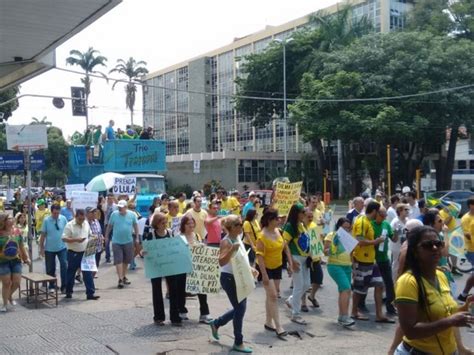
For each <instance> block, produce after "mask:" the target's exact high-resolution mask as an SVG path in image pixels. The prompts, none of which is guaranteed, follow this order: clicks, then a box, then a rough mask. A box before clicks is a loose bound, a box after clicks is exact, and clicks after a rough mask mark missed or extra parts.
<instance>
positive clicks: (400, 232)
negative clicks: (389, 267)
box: [389, 217, 407, 257]
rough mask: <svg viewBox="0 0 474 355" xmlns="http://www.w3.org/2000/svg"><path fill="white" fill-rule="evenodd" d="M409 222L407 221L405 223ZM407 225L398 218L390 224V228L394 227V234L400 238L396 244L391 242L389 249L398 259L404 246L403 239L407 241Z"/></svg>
mask: <svg viewBox="0 0 474 355" xmlns="http://www.w3.org/2000/svg"><path fill="white" fill-rule="evenodd" d="M406 222H407V220H405V223H406ZM405 223H404V222H403V221H401V220H400V219H399V218H398V217H397V218H395V219H394V220H393V221H392V223H390V227H392V230H393V234H394V235H397V236H398V240H397V241H396V242H395V243H394V242H392V241H391V240H390V242H389V247H390V250H391V252H392V254H395V255H396V256H397V257H398V254H400V248H401V246H402V238H403V239H405V237H406V236H404V234H405V231H404V229H405Z"/></svg>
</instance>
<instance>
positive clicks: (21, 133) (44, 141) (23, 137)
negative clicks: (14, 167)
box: [6, 124, 48, 150]
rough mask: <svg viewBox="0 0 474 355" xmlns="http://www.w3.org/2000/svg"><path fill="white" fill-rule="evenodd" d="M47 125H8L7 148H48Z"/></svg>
mask: <svg viewBox="0 0 474 355" xmlns="http://www.w3.org/2000/svg"><path fill="white" fill-rule="evenodd" d="M46 131H47V129H46V125H44V124H38V125H7V126H6V133H7V149H8V150H25V149H28V148H30V149H32V150H38V149H46V148H48V135H47V133H46Z"/></svg>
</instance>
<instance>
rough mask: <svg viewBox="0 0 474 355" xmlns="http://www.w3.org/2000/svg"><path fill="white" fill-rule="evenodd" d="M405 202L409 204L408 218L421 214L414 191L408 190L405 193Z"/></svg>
mask: <svg viewBox="0 0 474 355" xmlns="http://www.w3.org/2000/svg"><path fill="white" fill-rule="evenodd" d="M405 196H406V198H407V202H408V204H409V205H410V215H409V216H408V217H410V219H415V218H418V217H419V216H420V215H421V212H420V208H419V207H418V202H417V201H416V193H415V191H410V192H407V193H406V195H405Z"/></svg>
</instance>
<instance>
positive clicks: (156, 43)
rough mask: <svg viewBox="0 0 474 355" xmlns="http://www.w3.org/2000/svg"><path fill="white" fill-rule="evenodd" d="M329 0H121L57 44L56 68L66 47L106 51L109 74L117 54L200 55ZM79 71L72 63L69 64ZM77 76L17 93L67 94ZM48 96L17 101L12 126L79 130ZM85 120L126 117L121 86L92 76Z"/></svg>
mask: <svg viewBox="0 0 474 355" xmlns="http://www.w3.org/2000/svg"><path fill="white" fill-rule="evenodd" d="M336 2H337V1H336V0H318V1H308V0H292V1H288V0H240V1H232V2H231V1H218V0H200V1H193V0H175V1H166V2H165V1H155V0H124V1H123V2H122V3H121V4H119V5H118V6H117V7H116V8H114V9H113V10H112V11H110V12H109V13H108V14H106V15H105V16H103V17H102V18H101V19H99V20H98V21H96V22H95V23H94V24H92V25H91V26H89V27H88V28H86V29H85V30H84V31H82V32H81V33H79V34H78V35H76V36H75V37H73V38H72V39H70V40H69V41H67V42H66V43H64V44H63V45H62V46H60V47H59V48H58V49H57V52H56V55H57V65H58V67H66V65H65V58H66V57H67V56H68V54H69V51H70V50H71V49H78V50H80V51H85V50H86V49H87V48H88V47H91V46H92V47H94V48H95V49H97V50H99V51H100V52H101V54H102V55H104V56H106V57H107V58H108V59H109V61H108V67H107V68H103V71H104V72H106V73H108V71H109V70H110V69H111V68H112V67H113V66H114V65H115V62H116V60H117V59H118V58H124V59H126V58H128V57H130V56H133V57H134V58H135V59H137V60H145V61H146V62H148V69H149V70H150V71H155V70H158V69H161V68H163V67H166V66H169V65H172V64H175V63H177V62H180V61H183V60H186V59H188V58H191V57H194V56H197V55H200V54H202V53H205V52H207V51H210V50H213V49H215V48H218V47H220V46H223V45H226V44H228V43H230V42H231V41H232V40H233V39H234V38H235V37H241V36H245V35H248V34H250V33H253V32H256V31H259V30H261V29H263V28H264V27H265V26H266V25H279V24H282V23H285V22H287V21H291V20H293V19H295V18H298V17H301V16H304V15H306V14H309V13H311V12H314V11H317V10H318V9H321V8H324V7H327V6H329V5H332V4H334V3H336ZM68 68H71V69H75V70H78V68H73V67H69V66H68ZM80 84H81V83H80V76H79V75H74V74H68V73H64V72H60V71H58V70H51V71H49V72H47V73H45V74H43V75H41V76H39V77H36V78H34V79H32V80H30V81H28V82H26V83H24V84H23V85H22V87H21V93H23V94H46V95H56V96H70V86H75V85H77V86H79V85H80ZM51 101H52V100H51V99H38V98H23V99H21V100H20V108H19V109H18V110H16V111H15V112H14V113H13V116H12V117H11V118H10V119H9V123H11V124H21V123H29V122H30V121H31V117H33V116H34V117H39V118H42V117H43V116H47V117H48V119H49V120H50V121H52V122H53V124H54V125H56V126H58V127H60V128H62V129H63V131H64V132H65V134H66V135H71V134H72V133H73V132H74V131H75V130H81V131H82V130H83V129H84V128H85V119H84V118H82V117H73V116H72V113H71V105H70V102H66V106H65V107H64V108H63V109H62V110H59V109H56V108H54V107H53V105H52V103H51ZM90 105H91V106H97V108H96V109H92V110H90V114H89V116H90V123H91V124H99V123H101V124H102V125H103V126H104V125H106V124H107V122H108V120H109V119H114V120H115V121H116V127H125V125H126V124H128V123H129V121H130V115H129V112H128V110H126V109H125V98H124V89H123V86H121V85H120V84H118V85H117V86H116V88H115V90H114V91H112V90H111V84H109V85H107V84H106V82H105V81H104V80H102V79H93V83H92V94H91V97H90ZM141 107H142V96H141V90H139V92H138V95H137V103H136V110H137V112H136V113H135V122H136V123H138V124H141V123H142V114H141Z"/></svg>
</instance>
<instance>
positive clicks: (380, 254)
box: [371, 221, 393, 262]
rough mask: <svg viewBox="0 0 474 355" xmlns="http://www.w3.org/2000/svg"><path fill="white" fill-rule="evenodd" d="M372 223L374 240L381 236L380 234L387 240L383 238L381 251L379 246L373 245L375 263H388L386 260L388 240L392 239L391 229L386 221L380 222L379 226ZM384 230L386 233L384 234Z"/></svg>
mask: <svg viewBox="0 0 474 355" xmlns="http://www.w3.org/2000/svg"><path fill="white" fill-rule="evenodd" d="M371 223H372V228H373V229H374V232H375V239H377V238H379V237H381V236H382V234H385V235H386V236H387V237H388V238H385V241H384V242H383V243H382V244H383V251H381V250H380V248H381V246H380V244H379V245H375V246H374V248H375V261H380V262H385V261H389V260H390V259H389V258H388V239H389V238H390V239H393V231H392V227H390V223H388V222H387V221H382V223H381V224H377V223H376V222H375V221H371ZM384 230H386V232H384Z"/></svg>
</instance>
